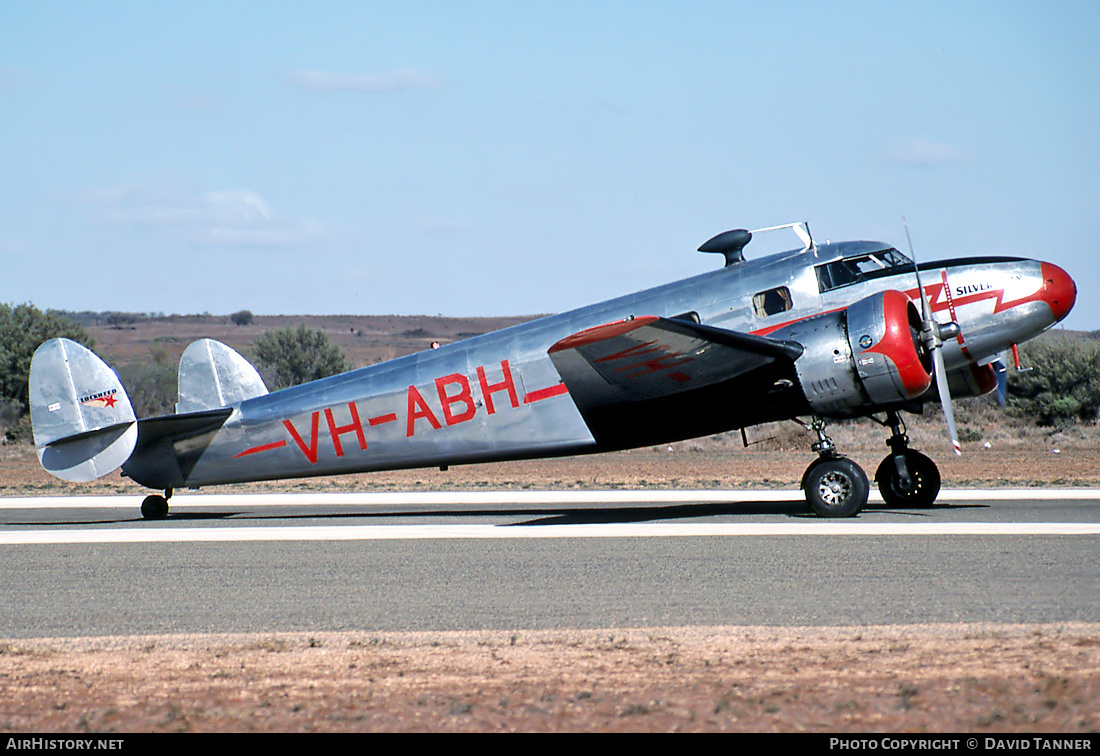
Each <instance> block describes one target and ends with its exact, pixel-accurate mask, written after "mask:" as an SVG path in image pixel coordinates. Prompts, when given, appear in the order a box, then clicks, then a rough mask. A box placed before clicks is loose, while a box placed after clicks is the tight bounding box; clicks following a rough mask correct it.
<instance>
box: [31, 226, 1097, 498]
mask: <svg viewBox="0 0 1100 756" xmlns="http://www.w3.org/2000/svg"><path fill="white" fill-rule="evenodd" d="M788 228H789V229H792V230H793V231H794V232H795V233H796V234H797V235H798V237H799V239H800V240H801V246H800V247H798V248H795V249H791V250H789V251H785V252H780V253H777V254H770V255H765V256H761V257H759V258H753V259H749V258H746V257H745V254H744V252H745V248H746V246H747V245H748V244H749V243H750V242H751V240H752V238H753V235H754V234H759V233H762V232H767V231H776V230H780V229H788ZM905 232H906V237H907V239H908V238H909V229H908V225H906V227H905ZM699 249H700V251H702V252H707V253H716V254H721V255H722V256H723V258H724V261H725V264H724V265H723V266H722V267H721V268H719V269H717V270H712V271H709V272H706V273H703V274H700V275H696V276H693V277H690V278H686V279H684V280H681V281H676V282H673V283H668V284H665V285H662V286H657V287H656V288H651V289H648V290H645V291H641V292H637V293H633V294H628V295H626V296H622V297H619V298H616V299H611V300H608V301H605V302H601V303H599V304H594V305H591V306H587V307H583V308H580V309H577V310H573V311H570V312H565V313H562V314H558V315H551V316H547V317H543V318H539V319H537V320H533V321H530V322H527V323H523V324H520V325H516V326H512V327H510V328H505V329H503V330H499V331H494V332H491V333H486V334H482V335H480V336H475V337H472V338H468V339H465V340H462V341H458V342H455V343H452V344H447V345H442V346H439V347H438V348H433V349H430V350H425V351H422V352H418V353H415V354H410V355H407V356H404V357H400V358H397V359H394V360H390V361H387V362H383V363H379V364H376V365H371V366H368V367H363V368H359V369H356V370H352V371H350V372H347V373H343V374H341V375H336V376H332V377H328V378H324V379H321V380H317V381H314V382H311V383H307V384H303V385H299V386H293V387H291V388H286V389H282V390H280V391H274V392H269V391H268V389H267V387H266V385H265V384H264V381H263V379H262V378H261V377H260V375H259V373H258V372H257V371H256V369H255V368H254V367H253V366H252V365H251V364H250V363H249V362H248V361H247V360H245V358H244V357H242V356H241V355H240V354H238V353H237V352H235V351H234V350H233V349H231V348H230V347H228V346H226V345H225V344H222V343H220V342H217V341H214V340H211V339H202V340H199V341H196V342H195V343H193V344H191V345H190V346H189V347H188V348H187V349H186V350H185V351H184V353H183V355H182V357H181V360H180V367H179V383H178V402H177V405H176V414H172V415H167V416H161V417H149V418H142V419H137V418H136V417H135V415H134V411H133V408H132V406H131V404H130V401H129V399H128V398H127V396H126V391H125V389H124V388H123V386H122V384H121V382H120V381H119V379H118V376H117V375H116V374H115V373H114V371H113V370H111V368H110V367H109V366H108V365H107V364H106V363H104V362H103V361H102V360H101V359H100V358H99V357H98V356H96V355H95V354H94V353H93V352H91V351H90V350H88V349H87V348H85V347H83V346H81V345H79V344H77V343H75V342H73V341H69V340H66V339H51V340H49V341H47V342H45V343H44V344H42V345H41V346H40V347H39V348H38V350H37V351H36V353H35V355H34V358H33V361H32V364H31V369H30V377H29V387H30V404H31V419H32V426H33V431H34V442H35V447H36V449H37V452H38V457H39V460H40V462H41V464H42V466H43V467H44V468H45V469H46V470H47V471H49V472H50V473H51V474H53V475H55V476H57V477H58V478H61V479H63V480H68V481H77V482H85V481H90V480H93V479H95V478H98V477H101V476H103V475H106V474H108V473H110V472H113V471H114V470H116V469H118V468H120V467H121V470H122V475H123V476H126V477H128V478H130V479H131V480H133V481H134V482H135V483H138V484H140V485H142V486H144V487H146V488H149V489H153V490H157V491H163V492H164V493H163V495H162V494H160V493H156V494H150V495H148V496H146V497H145V500H144V501H143V502H142V505H141V512H142V515H143V516H144V517H145V518H147V519H161V518H164V517H166V516H167V515H168V500H169V498H170V497H171V496H172V493H173V490H174V489H177V488H183V487H186V488H189V489H199V488H201V487H203V486H213V485H222V484H231V483H240V482H246V481H258V480H275V479H286V478H299V477H314V476H323V475H338V474H345V473H362V472H370V471H379V470H391V469H402V468H422V467H439V468H441V469H446V468H447V467H448V466H450V465H458V464H469V463H481V462H493V461H503V460H515V459H529V458H537V457H553V456H565V455H578V454H590V453H596V452H607V451H613V450H622V449H628V448H635V447H642V446H650V445H656V444H665V443H671V442H674V441H679V440H683V439H688V438H694V437H700V436H706V435H711V434H716V433H721V432H726V431H733V430H737V429H741V431H742V433H744V429H745V428H749V427H752V426H757V425H760V424H762V423H768V422H774V421H781V420H794V421H796V422H799V423H801V424H802V425H803V427H805V428H806V429H807V430H809V431H810V432H811V433H812V434H814V436H816V440H814V441H813V443H812V444H811V451H812V452H815V453H816V454H817V457H816V459H814V460H813V461H812V463H811V464H810V465H809V466H808V467H807V468H806V470H805V473H804V474H803V476H802V481H801V487H802V489H803V491H804V493H805V496H806V500H807V503H808V505H809V507H810V508H811V509H812V510H813V511H814V512H815V513H816V514H818V515H821V516H823V517H852V516H855V515H858V514H859V513H860V512H861V511H862V509H863V507H864V506H865V504H866V503H867V498H868V491H869V487H870V482H869V480H868V478H867V475H866V473H865V472H864V471H863V470H862V469H861V468H860V467H859V466H858V465H857V464H856V463H855V462H853V461H852V460H851V459H849V458H847V457H845V456H843V455H842V454H841V453H840V452H839V450H838V449H837V448H836V445H835V444H834V443H833V441H832V439H831V438H830V437H829V436H828V434H827V432H826V431H827V426H828V423H829V422H830V421H835V420H838V419H846V418H857V417H871V418H873V419H874V420H876V422H878V423H879V424H880V425H882V426H883V427H884V428H886V427H888V428H889V430H890V436H889V438H888V440H887V445H888V446H889V449H890V453H889V454H887V456H886V457H885V458H884V459H883V460H882V463H881V464H880V465H879V467H878V469H877V470H876V472H875V476H874V480H875V482H876V483H877V485H878V488H879V490H880V492H881V493H882V496H883V499H884V501H885V502H886V503H887V504H888V505H891V506H895V507H905V506H911V507H928V506H932V505H933V504H934V503H935V500H936V497H937V495H938V494H939V489H940V479H941V478H940V473H939V470H938V468H937V466H936V464H935V463H934V462H933V461H932V460H931V459H930V458H929V457H928V456H926V455H924V454H922V453H920V452H919V451H917V450H916V449H912V448H910V446H909V438H908V436H907V435H906V432H905V425H904V422H903V420H902V418H901V413H902V412H916V413H919V412H920V411H921V410H922V409H923V406H924V405H925V404H926V403H928V402H931V401H936V400H939V402H940V404H941V405H942V409H943V414H944V417H945V422H946V426H947V435H948V437H949V438H950V439H951V442H952V445H953V447H954V450H955V452H956V453H959V441H958V434H957V430H956V427H955V422H954V412H953V409H952V406H953V405H952V397H968V396H980V395H982V394H986V393H990V392H992V391H994V390H997V389H998V385H999V384H1000V386H1001V389H1000V390H1001V391H1003V373H1004V371H1005V369H1006V365H1005V357H1004V356H1003V355H1004V354H1007V353H1008V350H1010V349H1011V350H1012V351H1013V353H1015V347H1016V345H1017V344H1019V343H1021V342H1024V341H1026V340H1028V339H1031V338H1033V337H1035V336H1037V335H1038V334H1040V333H1042V332H1043V331H1045V330H1046V329H1048V328H1050V327H1051V326H1053V325H1054V324H1056V323H1058V322H1059V321H1061V320H1062V319H1063V318H1065V316H1066V315H1067V313H1069V311H1070V309H1071V308H1072V307H1073V305H1074V302H1075V300H1076V296H1077V287H1076V284H1075V283H1074V281H1073V279H1072V278H1070V276H1069V274H1068V273H1066V271H1064V270H1063V269H1062V268H1060V267H1058V266H1057V265H1054V264H1052V263H1048V262H1042V261H1038V260H1031V259H1023V258H1018V257H1005V256H997V257H967V258H962V259H950V260H944V261H939V262H921V263H919V264H918V263H916V262H914V259H913V250H912V242H911V240H910V241H909V256H906V255H905V254H903V253H901V252H900V251H899V250H898V249H897V248H895V247H893V246H891V245H890V244H887V243H883V242H873V241H851V242H839V243H825V244H817V243H815V242H814V240H813V237H812V236H811V234H810V230H809V224H808V223H806V222H801V223H791V224H785V225H782V226H773V227H769V228H764V229H757V230H756V231H749V230H746V229H734V230H732V231H726V232H724V233H721V234H718V235H717V236H715V237H713V238H711V239H710V240H708V241H707V242H706V243H704V244H703V245H702V246H701V247H700V248H699ZM434 346H435V345H433V347H434ZM1016 367H1019V364H1018V361H1017V362H1016ZM880 416H881V417H880Z"/></svg>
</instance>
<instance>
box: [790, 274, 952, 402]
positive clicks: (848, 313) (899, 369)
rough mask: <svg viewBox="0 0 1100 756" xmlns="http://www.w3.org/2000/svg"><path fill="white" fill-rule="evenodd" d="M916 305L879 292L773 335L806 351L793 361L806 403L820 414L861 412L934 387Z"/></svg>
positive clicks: (897, 293) (903, 297) (904, 297)
mask: <svg viewBox="0 0 1100 756" xmlns="http://www.w3.org/2000/svg"><path fill="white" fill-rule="evenodd" d="M920 330H921V318H920V313H919V312H918V311H917V307H916V305H915V304H914V303H913V301H912V300H911V299H910V298H909V297H908V296H907V295H905V294H903V293H902V292H900V291H893V290H890V291H883V292H879V293H877V294H872V295H871V296H869V297H866V298H864V299H861V300H859V301H858V302H856V303H854V304H852V305H849V306H848V307H846V308H845V309H843V310H837V311H836V312H830V313H826V314H824V315H819V316H817V317H815V318H809V319H807V320H802V321H799V322H797V323H793V324H791V325H789V326H787V327H785V328H783V329H781V330H779V331H775V332H773V333H772V334H771V335H772V336H773V337H774V338H781V339H790V340H792V341H797V342H798V343H800V344H802V346H803V347H804V348H805V352H803V354H802V356H801V357H799V358H798V360H797V361H796V362H795V368H796V370H797V372H798V378H799V381H800V382H801V384H802V391H803V393H804V394H805V396H806V401H807V402H809V404H810V406H811V407H812V408H813V409H814V411H815V412H818V413H820V414H822V415H831V416H850V415H859V414H863V413H865V412H867V411H869V410H871V409H873V408H874V407H877V406H886V405H896V404H900V403H903V402H906V401H909V400H912V399H915V398H917V397H919V396H920V395H921V394H923V393H925V392H926V391H927V390H928V388H929V387H930V386H931V385H932V359H931V355H929V354H928V352H927V350H926V349H925V348H924V345H923V344H921V340H920Z"/></svg>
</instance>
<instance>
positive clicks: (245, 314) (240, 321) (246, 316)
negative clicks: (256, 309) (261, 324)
mask: <svg viewBox="0 0 1100 756" xmlns="http://www.w3.org/2000/svg"><path fill="white" fill-rule="evenodd" d="M229 319H230V320H231V321H233V325H239V326H246V325H252V319H253V317H252V312H251V311H250V310H239V311H238V312H235V313H233V314H232V315H230V316H229Z"/></svg>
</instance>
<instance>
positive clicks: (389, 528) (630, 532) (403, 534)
mask: <svg viewBox="0 0 1100 756" xmlns="http://www.w3.org/2000/svg"><path fill="white" fill-rule="evenodd" d="M812 535H818V536H910V537H912V536H1025V535H1026V536H1034V535H1045V536H1095V535H1100V523H1069V522H1054V523H965V522H964V523H902V524H884V523H859V522H807V523H774V524H764V523H757V524H752V523H745V524H739V523H622V524H598V525H596V524H583V525H344V526H304V527H303V526H289V527H282V526H271V527H237V528H163V527H157V528H147V527H146V528H109V529H108V528H89V529H79V530H77V529H65V530H26V531H3V532H0V546H17V545H60V544H93V543H98V544H102V543H196V542H201V543H243V542H257V541H382V540H425V539H442V540H451V539H489V540H500V539H525V538H536V539H545V538H656V537H660V538H669V537H681V538H682V537H694V538H699V537H716V536H718V537H735V536H812Z"/></svg>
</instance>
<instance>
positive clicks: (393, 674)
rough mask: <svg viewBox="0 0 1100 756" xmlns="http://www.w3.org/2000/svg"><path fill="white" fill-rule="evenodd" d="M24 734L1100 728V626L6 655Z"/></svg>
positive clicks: (211, 643)
mask: <svg viewBox="0 0 1100 756" xmlns="http://www.w3.org/2000/svg"><path fill="white" fill-rule="evenodd" d="M0 682H2V685H0V731H7V732H29V731H33V732H273V731H274V732H303V731H306V732H308V731H324V732H348V731H351V732H368V731H376V732H377V731H386V732H514V731H519V732H581V731H588V732H594V731H598V732H850V733H854V732H862V733H866V732H878V733H893V732H940V733H960V732H964V733H989V732H1043V733H1090V732H1091V733H1095V732H1096V731H1097V729H1098V728H1100V703H1098V702H1100V625H1065V626H1015V625H1014V626H971V625H965V626H960V625H952V626H925V627H841V628H793V629H783V628H766V627H713V628H698V627H697V628H649V629H628V630H623V629H614V630H610V629H609V630H598V631H596V630H594V631H560V632H545V631H541V632H529V631H522V630H517V631H514V632H510V633H500V632H492V633H490V632H484V633H401V634H381V633H378V634H373V633H372V634H323V633H319V634H315V635H280V634H271V635H264V636H199V637H178V636H172V637H165V636H158V637H144V638H142V637H137V638H94V639H73V640H49V641H18V642H9V643H6V644H3V645H2V646H0Z"/></svg>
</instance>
